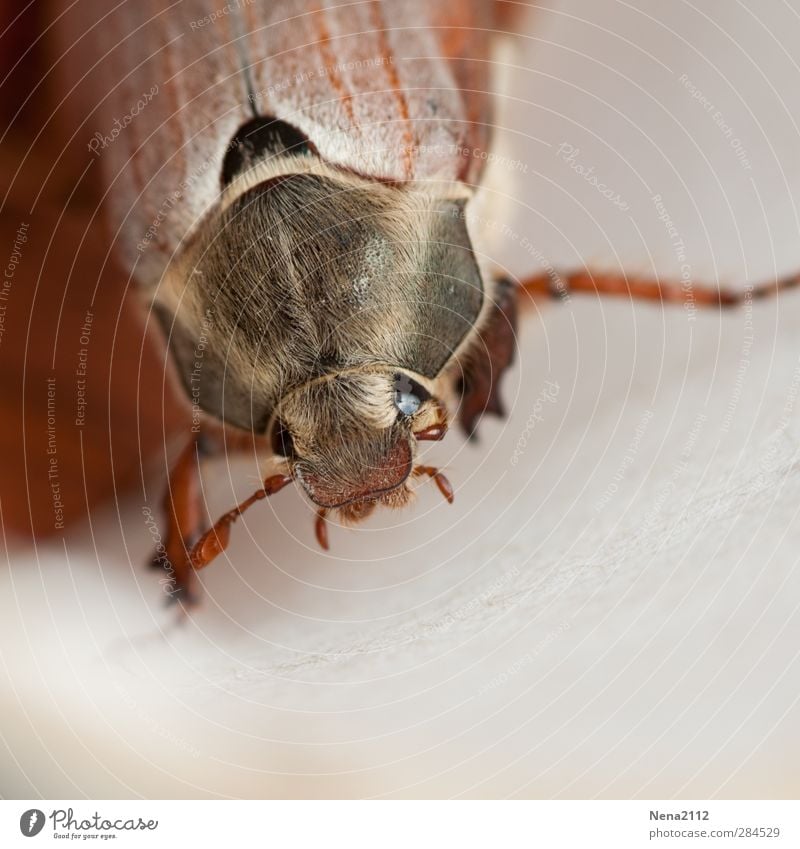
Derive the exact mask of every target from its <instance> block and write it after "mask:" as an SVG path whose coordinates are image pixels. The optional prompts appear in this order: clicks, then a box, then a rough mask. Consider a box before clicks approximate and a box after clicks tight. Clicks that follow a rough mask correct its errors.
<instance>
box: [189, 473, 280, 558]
mask: <svg viewBox="0 0 800 849" xmlns="http://www.w3.org/2000/svg"><path fill="white" fill-rule="evenodd" d="M291 482H292V478H291V477H290V476H289V475H272V477H269V478H267V479H266V480H265V481H264V486H263V487H262V488H261V489H257V490H256V491H255V492H254V493H253V494H252V495H251V496H250V497H249V498H246V499H245V500H244V501H243V502H242V503H241V504H239V505H238V506H237V507H234V508H233V510H229V511H228V512H227V513H224V514H223V515H222V516H220V518H219V519H217V521H216V522H214V525H213V526H212V527H211V528H209V529H208V530H207V531H206V532H205V533H204V534H203V535H202V536H201V537H200V539H199V540H197V542H196V543H195V544H194V546H193V547H192V550H191V551H190V552H189V563H190V565H191V567H192V568H194V569H202V568H203V567H204V566H208V564H209V563H211V562H212V560H214V558H215V557H217V556H218V555H219V554H222V552H223V551H225V549H226V548H227V547H228V542H229V541H230V537H231V525H232V524H233V523H234V522H235V521H236V520H237V519H238V518H239V516H241V515H242V513H244V511H245V510H247V509H249V508H250V507H252V506H253V505H254V504H255V503H256V501H260V500H261V499H262V498H267V497H268V496H270V495H274V494H275V493H276V492H280V491H281V490H282V489H283V488H284V487H285V486H287V485H288V484H290V483H291Z"/></svg>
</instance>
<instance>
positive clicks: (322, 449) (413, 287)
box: [81, 0, 793, 590]
mask: <svg viewBox="0 0 800 849" xmlns="http://www.w3.org/2000/svg"><path fill="white" fill-rule="evenodd" d="M103 13H104V10H103ZM496 13H497V6H496V5H495V4H491V3H488V2H485V1H484V0H464V1H463V2H459V3H449V4H434V3H429V2H423V0H404V2H402V3H394V2H388V0H383V2H381V0H373V2H364V3H358V4H347V5H340V4H335V3H334V4H326V5H325V6H324V7H323V6H321V5H318V4H315V3H312V2H305V0H303V2H275V3H271V4H261V3H236V4H228V6H226V7H225V9H224V13H223V10H220V11H219V13H213V14H210V13H209V12H208V10H207V8H206V6H205V5H203V4H202V3H200V2H195V0H184V2H182V3H181V4H180V5H178V6H176V7H170V9H168V10H163V9H161V8H160V7H159V6H158V5H157V4H154V3H146V2H142V3H130V2H129V3H125V4H122V5H121V6H120V7H119V8H117V9H116V10H115V11H113V12H111V13H110V14H108V15H105V16H104V17H103V15H102V14H101V12H100V11H98V13H97V18H98V20H100V19H101V18H102V26H100V27H98V28H97V31H96V32H95V34H94V36H93V39H92V41H93V44H94V46H95V48H96V49H97V51H98V56H100V55H102V57H103V64H102V67H103V68H104V69H105V70H104V77H103V79H104V80H111V81H113V85H112V86H110V87H109V86H108V85H107V89H106V90H105V91H103V92H102V96H98V97H97V100H98V102H102V103H103V104H104V108H105V109H106V110H109V111H108V114H117V115H119V114H123V113H125V111H126V109H125V108H124V107H125V106H128V105H129V104H130V103H132V102H133V103H135V102H137V98H140V99H141V98H143V97H146V95H147V93H148V92H150V93H151V97H150V99H149V100H148V101H147V103H146V104H145V105H144V106H143V107H142V108H141V109H140V110H139V112H138V113H137V115H136V120H135V121H131V122H130V126H127V127H126V131H125V132H124V133H120V134H119V136H118V138H115V139H114V142H113V144H109V145H107V147H108V149H107V150H104V155H103V157H102V164H103V168H104V169H105V172H104V173H105V181H106V183H107V184H108V185H109V186H111V185H113V186H114V192H113V193H111V195H110V201H109V204H108V211H109V215H110V219H111V223H112V226H113V228H114V231H115V232H116V233H119V234H121V236H120V238H119V240H118V242H119V250H120V252H121V255H122V258H123V260H124V261H125V262H126V264H127V266H128V268H129V269H130V270H131V273H132V275H133V277H134V278H135V280H136V282H137V284H138V287H139V289H140V290H141V292H142V293H143V294H144V297H145V300H146V301H147V303H148V304H149V305H150V306H151V308H152V309H153V311H154V312H155V314H156V315H157V317H158V320H159V323H160V325H161V327H162V328H163V331H164V335H165V338H166V340H167V343H168V345H169V348H170V351H171V354H172V361H173V363H174V365H175V370H176V374H177V376H178V378H179V380H180V381H181V383H182V384H183V387H184V388H185V390H186V396H187V398H188V399H189V401H190V403H191V404H192V407H193V409H194V410H195V412H196V414H197V416H196V417H197V426H196V427H194V428H193V434H192V438H191V440H190V442H189V444H188V446H187V448H186V450H185V451H184V452H183V454H182V456H181V457H180V459H179V460H178V462H177V464H176V466H175V468H174V470H173V472H172V475H171V480H170V487H169V492H168V494H167V498H166V501H165V508H166V512H167V515H168V518H169V533H168V535H167V540H166V552H167V556H168V558H169V561H170V564H171V566H172V568H173V569H174V570H175V574H176V577H177V581H178V589H179V590H187V589H188V588H189V587H190V584H191V577H192V574H193V571H194V570H195V569H199V568H201V567H203V566H206V565H207V564H209V563H210V562H211V561H212V560H213V559H214V557H215V556H216V555H218V554H219V553H220V552H221V551H222V550H223V549H224V548H225V546H226V544H227V541H228V535H229V529H230V525H231V524H232V523H233V522H235V520H236V519H237V517H238V516H239V515H240V514H241V513H242V512H243V511H244V510H246V509H247V508H248V507H250V506H251V505H252V504H254V503H255V502H256V501H258V500H260V499H262V498H264V497H266V496H270V495H273V494H275V493H276V492H278V491H279V490H280V489H282V488H283V487H284V486H286V485H288V484H289V483H291V482H296V483H297V484H298V485H299V486H300V487H301V488H302V489H303V491H304V492H305V494H306V495H307V497H308V498H309V499H310V500H311V501H312V502H313V503H314V504H315V505H316V506H317V511H318V512H317V524H316V533H317V538H318V540H319V542H320V544H321V545H322V546H323V547H326V548H327V546H328V531H327V526H326V521H327V518H328V517H329V516H331V515H338V516H339V517H341V518H342V519H344V520H345V521H350V522H354V521H358V520H360V519H362V518H364V517H365V516H367V515H369V513H370V512H371V511H372V510H373V509H374V508H375V507H376V506H378V505H386V506H391V507H401V506H403V505H404V504H406V503H407V502H408V500H409V498H410V497H411V494H412V485H413V482H414V481H415V480H416V479H418V478H431V479H433V481H434V482H435V483H436V484H437V485H438V488H439V489H440V491H441V492H442V494H443V495H444V497H445V498H446V499H447V500H448V501H452V499H453V490H452V488H451V486H450V483H449V482H448V480H447V479H446V478H445V477H444V475H443V474H442V473H441V472H440V471H439V470H438V469H436V468H432V467H429V466H425V465H420V464H419V463H418V462H417V444H418V441H420V440H438V439H441V438H443V437H444V436H445V434H446V432H447V429H448V424H449V416H450V415H451V412H450V411H453V410H457V416H458V419H459V421H460V423H461V425H462V427H463V429H464V430H465V431H466V432H467V434H472V433H473V432H474V430H475V427H476V424H477V423H478V421H479V419H480V417H481V416H482V415H483V414H484V413H492V414H498V415H499V414H502V406H501V403H500V400H499V395H498V387H499V382H500V380H501V378H502V375H503V372H504V371H505V369H506V368H507V367H508V366H509V364H510V362H511V361H512V359H513V355H514V335H515V327H516V311H517V299H518V295H519V293H520V292H521V291H523V290H527V291H528V292H530V293H539V292H543V293H545V294H549V295H555V296H559V295H561V294H563V292H565V291H566V290H567V289H572V290H575V291H583V290H587V291H592V292H608V293H621V294H625V295H628V296H641V297H647V298H656V299H662V300H676V301H682V300H683V299H684V297H685V292H684V290H683V289H682V288H681V287H680V286H674V287H673V286H669V285H662V284H660V283H659V282H653V281H639V280H631V279H622V280H619V279H614V278H608V277H601V278H597V277H592V276H591V275H587V274H578V275H572V276H565V277H559V276H557V275H556V276H553V277H537V278H534V279H531V280H529V281H527V282H525V283H523V284H521V285H520V284H517V283H515V282H512V281H509V280H506V279H501V278H499V277H498V276H496V275H495V274H494V273H493V272H492V270H491V269H487V268H483V267H481V263H480V262H479V261H478V260H477V259H476V254H475V251H474V250H473V244H472V239H473V236H474V235H475V234H471V233H470V230H469V227H468V221H467V215H466V210H467V208H468V205H469V204H470V201H471V199H472V198H473V196H474V193H475V190H476V187H477V186H478V184H479V181H480V179H481V170H482V168H481V166H482V164H483V163H484V162H485V159H486V157H485V156H484V155H483V152H484V151H486V150H487V149H488V146H489V138H488V135H489V133H488V128H489V127H490V125H491V102H490V99H489V96H488V94H487V92H488V90H489V85H488V80H487V73H488V71H487V69H488V63H487V61H486V59H487V57H488V55H489V38H490V34H491V32H492V31H493V28H494V27H495V19H494V16H495V14H496ZM81 25H82V26H83V27H84V28H88V25H87V24H86V22H85V20H84V21H83V22H82V24H81ZM109 46H110V49H109ZM143 93H144V94H143ZM103 142H104V137H102V136H101V137H100V138H98V139H97V140H96V143H97V145H98V146H102V145H103ZM787 282H793V281H787ZM774 289H775V287H774V286H773V287H765V289H764V290H763V291H768V290H774ZM738 297H739V296H735V295H727V294H724V293H722V294H720V293H719V292H716V291H714V290H713V289H712V290H709V291H708V292H707V293H706V294H703V293H698V292H697V290H695V291H694V300H695V302H696V303H703V302H705V303H707V304H713V305H720V304H727V303H734V302H736V301H737V299H738ZM219 423H221V424H223V425H224V426H226V427H227V428H230V429H232V430H233V431H238V432H242V433H245V434H251V435H254V436H255V437H256V438H258V439H261V440H262V443H261V444H262V446H263V449H262V454H263V459H264V465H263V470H264V477H265V480H264V484H263V487H262V488H260V489H259V490H258V491H257V492H256V493H255V494H254V495H253V496H251V497H250V498H248V499H247V500H246V501H244V502H243V503H242V504H240V505H239V506H237V507H235V508H234V509H232V510H231V511H230V512H228V513H226V514H225V515H224V516H222V517H221V518H220V519H219V520H218V521H217V522H216V523H215V524H214V525H213V527H212V528H210V529H204V528H203V527H202V526H201V515H202V510H201V504H200V494H199V487H198V480H197V475H198V465H199V458H200V455H201V454H207V453H209V451H213V449H214V444H213V440H208V439H206V438H205V437H204V434H203V432H204V431H205V430H207V429H208V427H209V425H213V424H219Z"/></svg>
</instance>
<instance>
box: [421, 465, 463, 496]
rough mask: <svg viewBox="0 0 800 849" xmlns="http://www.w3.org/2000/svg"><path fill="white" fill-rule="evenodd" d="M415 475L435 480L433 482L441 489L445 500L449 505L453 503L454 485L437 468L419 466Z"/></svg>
mask: <svg viewBox="0 0 800 849" xmlns="http://www.w3.org/2000/svg"><path fill="white" fill-rule="evenodd" d="M414 474H415V475H427V476H428V477H429V478H432V479H433V482H434V483H435V484H436V486H437V487H438V488H439V492H441V493H442V495H443V496H444V498H445V501H447V503H448V504H452V503H453V499H454V497H455V496H454V493H453V485H452V484H451V483H450V481H449V480H448V479H447V478H446V477H445V476H444V473H443V472H440V471H439V470H438V469H437V468H436V467H435V466H417V467H416V468H415V469H414Z"/></svg>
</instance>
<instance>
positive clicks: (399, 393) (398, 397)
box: [394, 374, 431, 416]
mask: <svg viewBox="0 0 800 849" xmlns="http://www.w3.org/2000/svg"><path fill="white" fill-rule="evenodd" d="M430 397H431V396H430V393H429V392H428V391H427V389H425V388H424V387H423V386H420V385H419V384H418V383H417V382H416V381H415V380H412V379H411V378H410V377H409V376H408V375H406V374H396V375H395V376H394V405H395V407H397V409H398V410H399V411H400V412H401V413H402V414H403V415H404V416H413V415H414V413H416V412H417V410H418V409H419V408H420V405H421V404H422V403H423V401H427V399H428V398H430Z"/></svg>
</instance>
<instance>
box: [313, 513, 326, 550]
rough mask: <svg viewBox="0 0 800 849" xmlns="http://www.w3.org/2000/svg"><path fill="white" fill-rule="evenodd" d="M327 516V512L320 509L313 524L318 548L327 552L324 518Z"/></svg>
mask: <svg viewBox="0 0 800 849" xmlns="http://www.w3.org/2000/svg"><path fill="white" fill-rule="evenodd" d="M327 515H328V511H327V510H326V509H325V508H324V507H320V508H319V510H317V520H316V522H315V523H314V532H315V533H316V536H317V542H318V543H319V544H320V548H323V549H324V550H325V551H327V550H328V549H329V548H330V545H329V544H328V525H327V523H326V522H325V517H326V516H327Z"/></svg>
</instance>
